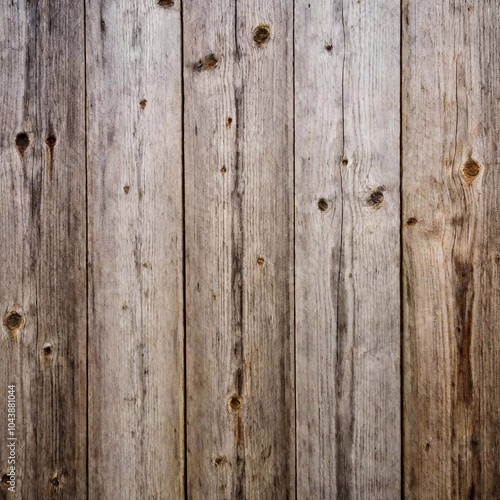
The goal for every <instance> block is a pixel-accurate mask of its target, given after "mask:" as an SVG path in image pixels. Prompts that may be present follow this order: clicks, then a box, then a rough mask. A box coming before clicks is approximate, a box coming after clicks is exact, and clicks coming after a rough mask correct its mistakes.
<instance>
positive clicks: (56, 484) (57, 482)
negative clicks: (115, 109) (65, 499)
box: [50, 476, 60, 489]
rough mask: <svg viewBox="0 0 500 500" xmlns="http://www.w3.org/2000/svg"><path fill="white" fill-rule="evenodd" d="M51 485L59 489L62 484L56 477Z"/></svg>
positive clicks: (51, 481)
mask: <svg viewBox="0 0 500 500" xmlns="http://www.w3.org/2000/svg"><path fill="white" fill-rule="evenodd" d="M50 484H51V485H52V486H53V487H54V488H56V489H57V488H59V485H60V482H59V479H58V477H57V476H54V477H53V478H52V479H51V480H50Z"/></svg>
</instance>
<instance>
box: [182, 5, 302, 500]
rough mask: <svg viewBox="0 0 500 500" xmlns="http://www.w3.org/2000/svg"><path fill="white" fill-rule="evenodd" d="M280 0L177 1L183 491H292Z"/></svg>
mask: <svg viewBox="0 0 500 500" xmlns="http://www.w3.org/2000/svg"><path fill="white" fill-rule="evenodd" d="M292 19H293V17H292V5H291V4H290V2H285V1H280V0H273V1H264V0H257V1H250V0H243V1H241V0H238V1H229V0H219V1H217V2H211V3H210V5H207V3H206V2H202V1H200V0H193V1H191V2H189V5H185V7H184V13H183V26H184V81H185V187H186V306H187V315H186V318H187V327H186V328H187V329H186V335H187V358H186V363H187V417H188V421H187V424H188V425H187V446H188V449H187V459H188V467H187V475H188V492H189V497H190V498H193V499H197V498H203V499H204V498H221V499H222V498H241V499H242V498H249V499H251V498H293V497H294V495H295V491H294V480H295V477H294V475H295V474H294V454H295V449H294V448H295V447H294V388H293V293H292V292H293V226H292V224H293V157H292V154H293V147H292V141H293V135H292V134H293V91H292V88H293V81H292V77H293V60H292V52H293V46H292V28H293V26H292Z"/></svg>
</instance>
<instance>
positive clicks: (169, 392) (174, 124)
mask: <svg viewBox="0 0 500 500" xmlns="http://www.w3.org/2000/svg"><path fill="white" fill-rule="evenodd" d="M180 24H181V23H180V8H179V4H178V3H177V2H175V5H171V4H170V2H169V3H168V5H160V4H159V3H158V2H156V1H148V2H126V3H124V2H121V1H119V0H112V1H108V0H106V1H105V0H101V1H97V2H90V1H88V2H87V27H88V31H87V67H88V70H87V82H88V108H87V110H88V125H89V126H88V171H89V177H88V179H89V183H88V187H89V197H88V208H89V272H90V283H89V284H90V299H89V493H90V496H91V497H92V498H117V495H118V497H120V498H131V499H135V498H168V499H170V498H181V497H182V496H183V484H184V479H183V470H184V458H183V449H184V436H183V427H184V416H183V407H184V400H183V393H184V387H183V378H184V361H183V298H182V289H183V274H182V267H183V266H182V87H181V50H180V43H181V33H180Z"/></svg>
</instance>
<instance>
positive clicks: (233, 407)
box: [227, 395, 243, 413]
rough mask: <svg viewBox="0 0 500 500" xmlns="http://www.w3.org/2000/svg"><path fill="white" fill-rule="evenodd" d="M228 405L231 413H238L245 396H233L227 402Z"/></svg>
mask: <svg viewBox="0 0 500 500" xmlns="http://www.w3.org/2000/svg"><path fill="white" fill-rule="evenodd" d="M227 407H228V409H229V411H230V412H231V413H238V412H239V411H240V410H241V408H242V407H243V398H242V397H241V396H240V395H234V396H231V397H230V398H229V400H228V402H227Z"/></svg>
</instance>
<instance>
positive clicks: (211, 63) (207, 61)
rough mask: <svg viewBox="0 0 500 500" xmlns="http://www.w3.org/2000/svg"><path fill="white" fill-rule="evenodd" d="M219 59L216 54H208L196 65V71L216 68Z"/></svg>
mask: <svg viewBox="0 0 500 500" xmlns="http://www.w3.org/2000/svg"><path fill="white" fill-rule="evenodd" d="M218 63H219V61H218V60H217V58H216V57H215V54H208V56H205V57H204V58H203V59H200V60H199V61H198V62H197V63H196V64H195V65H194V69H195V70H196V71H210V70H212V69H214V68H215V67H216V66H217V64H218Z"/></svg>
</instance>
